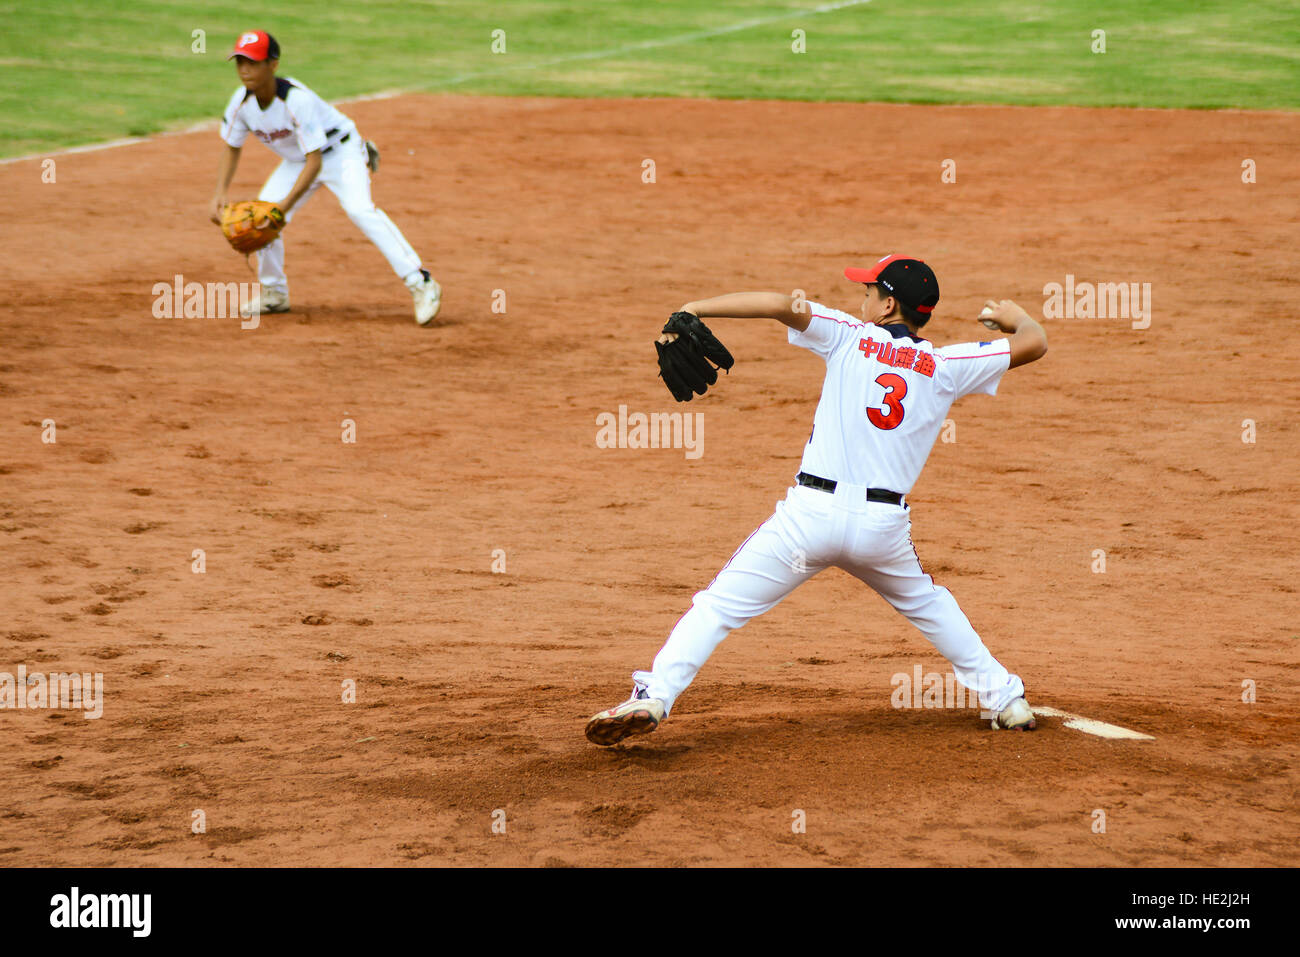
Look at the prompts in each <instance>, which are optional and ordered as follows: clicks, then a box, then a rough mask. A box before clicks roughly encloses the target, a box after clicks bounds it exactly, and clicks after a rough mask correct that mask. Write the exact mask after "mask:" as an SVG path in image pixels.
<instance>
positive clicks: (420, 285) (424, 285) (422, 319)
mask: <svg viewBox="0 0 1300 957" xmlns="http://www.w3.org/2000/svg"><path fill="white" fill-rule="evenodd" d="M420 275H421V276H423V277H424V278H423V279H421V280H420V281H419V282H417V283H414V284H413V285H411V286H408V287H407V288H408V289H410V290H411V298H412V299H414V300H415V321H416V322H418V323H419V324H420V325H422V326H427V325H428V324H429V323H430V322H432V321H433V317H434V316H436V315H437V314H438V310H439V309H440V308H441V307H442V287H441V286H439V285H438V280H436V279H434V278H433V277H432V276H430V275H429V270H427V269H421V270H420Z"/></svg>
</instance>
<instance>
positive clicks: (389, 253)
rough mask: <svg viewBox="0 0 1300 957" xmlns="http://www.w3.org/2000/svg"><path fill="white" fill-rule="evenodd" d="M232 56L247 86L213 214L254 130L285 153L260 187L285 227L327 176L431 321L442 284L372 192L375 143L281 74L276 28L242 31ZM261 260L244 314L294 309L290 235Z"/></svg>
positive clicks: (236, 99)
mask: <svg viewBox="0 0 1300 957" xmlns="http://www.w3.org/2000/svg"><path fill="white" fill-rule="evenodd" d="M226 59H228V60H230V59H233V60H234V61H235V67H236V69H237V70H238V71H239V79H240V81H241V82H242V83H243V86H242V87H241V88H240V89H239V90H236V91H235V94H234V96H232V97H231V98H230V103H229V104H228V105H227V106H226V112H225V113H224V114H223V116H222V120H221V138H222V140H224V141H225V144H226V151H225V154H224V155H223V156H222V158H221V168H220V170H219V171H218V173H217V191H216V194H215V195H214V196H213V198H212V207H211V210H210V216H211V219H212V221H213V222H214V223H217V224H218V225H221V224H222V210H223V208H225V207H226V206H227V203H226V191H227V189H228V188H229V187H230V181H231V179H232V178H233V177H234V175H235V169H236V168H237V167H238V165H239V155H240V150H241V149H242V148H243V145H244V141H245V140H246V139H247V138H248V134H249V133H252V134H253V136H255V137H257V139H259V140H261V141H262V142H263V143H265V144H266V145H267V146H268V147H269V148H270V149H271V150H272V151H274V152H275V153H276V154H278V155H279V156H280V157H281V159H282V162H281V163H280V165H279V166H278V167H276V169H275V172H273V173H272V174H271V178H270V179H268V180H267V181H266V185H265V186H263V187H262V192H261V193H260V194H258V199H259V200H264V201H266V202H269V203H274V204H276V207H278V210H279V212H280V213H281V214H282V216H280V217H279V218H278V224H277V226H278V225H283V224H286V223H288V222H289V221H290V220H292V219H293V214H294V212H295V211H296V210H297V209H298V208H299V207H300V205H301V204H302V202H303V201H304V200H306V199H307V198H308V197H310V196H311V194H312V193H314V192H315V191H316V189H317V188H318V187H319V186H320V185H321V184H322V183H323V184H324V185H325V186H326V187H328V189H329V190H330V192H332V193H333V194H334V195H335V196H336V197H338V201H339V204H340V205H341V206H342V207H343V211H344V212H345V213H347V214H348V218H349V219H351V220H352V222H354V223H356V224H357V227H358V228H359V229H360V230H361V231H362V232H363V233H365V234H366V238H368V239H369V240H370V241H371V242H372V243H374V244H375V245H376V246H378V247H379V251H380V252H381V253H383V254H384V257H385V258H386V259H387V260H388V264H389V265H390V266H392V267H393V272H395V273H397V275H398V277H399V278H400V279H401V280H402V281H403V282H404V283H406V288H407V289H409V290H410V292H411V297H412V298H413V299H414V300H415V321H416V322H418V323H419V324H420V325H425V324H427V323H428V322H430V321H431V320H432V319H433V317H434V316H436V315H437V314H438V309H439V307H440V306H441V304H442V289H441V288H440V287H439V285H438V283H437V281H435V280H434V278H433V277H432V276H431V275H429V272H428V270H426V269H424V268H423V266H422V264H421V262H420V257H419V256H418V255H416V253H415V250H414V249H412V248H411V244H410V243H408V242H407V241H406V238H405V237H404V236H403V235H402V233H401V231H400V230H398V228H397V227H396V226H394V225H393V221H392V220H391V219H389V218H388V216H387V214H385V213H384V211H383V210H382V209H379V208H378V207H376V206H375V204H374V202H373V201H372V200H371V198H370V173H371V171H372V170H373V169H374V168H376V167H377V166H378V161H379V157H378V152H377V151H374V147H373V145H372V144H368V143H367V142H366V141H365V140H363V139H362V138H361V134H360V133H358V132H357V127H356V124H355V123H353V122H352V120H350V119H349V118H348V117H347V116H345V115H343V114H342V113H340V112H339V111H338V110H336V109H335V108H334V107H332V106H331V105H330V104H328V103H326V102H325V101H324V100H322V99H321V98H320V97H319V96H317V95H316V94H315V93H313V92H312V91H311V90H309V89H307V87H305V86H303V85H302V84H301V83H299V82H298V81H297V80H294V79H285V78H281V77H277V76H276V75H275V71H276V68H277V67H278V66H279V62H280V44H278V43H277V42H276V40H275V38H274V37H273V36H271V35H270V34H268V33H265V32H263V31H261V30H253V31H250V32H248V33H244V34H242V35H241V36H240V37H239V41H238V42H237V43H236V44H235V49H234V51H233V52H232V53H231V54H230V56H228V57H226ZM257 265H258V277H257V278H258V282H259V284H260V286H261V294H260V295H259V296H257V297H255V298H254V299H253V301H252V302H250V303H248V305H247V306H246V307H245V308H244V309H243V310H242V312H243V315H244V316H246V317H247V316H251V315H257V314H260V313H264V312H288V311H289V280H288V279H287V278H286V277H285V274H284V240H282V239H279V238H276V239H275V241H274V242H272V243H270V245H267V246H265V247H264V248H262V249H261V250H260V252H259V253H258V257H257Z"/></svg>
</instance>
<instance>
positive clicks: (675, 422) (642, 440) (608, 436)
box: [596, 405, 704, 459]
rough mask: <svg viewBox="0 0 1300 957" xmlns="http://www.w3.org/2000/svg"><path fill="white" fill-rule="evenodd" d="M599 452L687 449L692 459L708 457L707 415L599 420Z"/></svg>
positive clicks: (622, 411)
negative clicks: (604, 450) (705, 436)
mask: <svg viewBox="0 0 1300 957" xmlns="http://www.w3.org/2000/svg"><path fill="white" fill-rule="evenodd" d="M596 448H598V449H685V450H686V457H687V458H688V459H698V458H699V457H700V456H701V455H703V454H704V413H703V412H649V413H646V412H633V413H631V414H629V413H628V411H627V406H626V405H620V406H619V407H618V414H617V415H615V414H614V413H613V412H601V413H599V414H598V415H597V416H596Z"/></svg>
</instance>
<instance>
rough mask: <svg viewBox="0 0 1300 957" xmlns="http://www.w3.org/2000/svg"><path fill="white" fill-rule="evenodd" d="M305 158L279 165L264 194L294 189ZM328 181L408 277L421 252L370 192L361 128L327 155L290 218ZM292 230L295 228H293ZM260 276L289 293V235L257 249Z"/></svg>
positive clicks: (273, 199)
mask: <svg viewBox="0 0 1300 957" xmlns="http://www.w3.org/2000/svg"><path fill="white" fill-rule="evenodd" d="M303 166H304V164H303V163H291V162H289V161H288V160H284V161H283V162H282V163H280V165H279V166H277V167H276V168H275V172H273V173H272V174H271V177H270V179H268V180H267V181H266V185H265V186H263V187H262V192H261V193H259V194H258V197H257V198H258V199H261V200H265V201H267V202H268V203H278V202H280V201H281V200H282V199H284V198H285V197H286V196H288V195H289V191H290V190H292V189H293V184H294V183H296V182H298V175H299V174H300V173H301V172H302V168H303ZM322 185H323V186H325V187H326V188H327V189H329V191H330V192H331V193H333V194H334V195H335V196H337V197H338V201H339V205H341V206H342V207H343V212H345V213H347V214H348V218H349V219H351V220H352V222H354V223H356V224H357V227H358V228H360V230H361V231H362V232H363V233H365V234H366V238H367V239H369V240H370V241H371V242H372V243H374V244H375V245H376V246H378V247H379V251H380V252H381V253H383V254H384V258H385V259H387V260H388V264H389V265H390V266H392V267H393V272H395V273H397V275H398V277H399V278H401V279H404V280H405V279H408V278H410V277H411V274H412V273H415V272H418V271H419V269H420V257H419V256H417V255H416V253H415V250H414V249H412V248H411V244H410V243H408V242H407V241H406V237H405V236H403V235H402V233H401V230H399V229H398V228H397V227H396V226H394V225H393V221H392V220H391V219H389V218H388V214H387V213H385V212H384V211H383V210H382V209H380V208H379V207H377V206H376V205H375V203H374V200H372V199H371V198H370V167H369V166H367V165H366V145H365V140H363V139H362V138H361V134H360V133H358V132H356V131H355V130H353V131H352V134H351V136H350V138H349V139H348V141H347V142H346V143H339V144H337V145H336V146H335V147H334V148H333V149H332V150H330V151H329V152H328V153H326V154H325V155H324V156H322V157H321V168H320V173H319V175H317V177H316V179H315V180H313V181H312V184H311V186H309V187H308V188H307V193H306V195H305V196H303V198H302V199H300V200H298V203H297V205H296V206H294V208H293V209H291V210H289V212H288V214H287V215H286V216H285V219H286V221H290V220H292V219H293V217H294V214H295V213H297V212H298V210H300V209H302V207H303V204H304V203H306V202H307V200H308V199H310V198H311V196H312V194H313V193H315V192H316V190H317V189H318V188H319V187H321V186H322ZM290 235H292V234H290ZM257 280H258V282H259V283H261V286H262V288H263V289H268V290H275V291H277V292H284V293H288V291H289V280H288V279H287V278H286V277H285V274H284V239H283V238H280V239H277V240H276V241H275V242H273V243H271V244H270V245H269V246H266V247H264V248H263V249H262V250H261V251H260V252H259V253H258V254H257Z"/></svg>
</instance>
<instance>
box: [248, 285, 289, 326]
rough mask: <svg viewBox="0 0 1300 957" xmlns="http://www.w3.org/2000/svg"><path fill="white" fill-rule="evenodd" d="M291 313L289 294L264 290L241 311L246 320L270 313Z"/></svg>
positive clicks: (276, 290)
mask: <svg viewBox="0 0 1300 957" xmlns="http://www.w3.org/2000/svg"><path fill="white" fill-rule="evenodd" d="M288 311H289V294H288V293H287V292H281V291H280V290H278V289H263V290H262V291H261V292H259V293H258V294H257V295H256V296H254V297H253V298H252V299H250V300H249V301H248V302H247V303H245V304H244V306H243V308H241V309H240V310H239V314H240V316H242V317H243V318H245V319H251V318H252V317H253V316H263V315H266V314H267V313H268V312H288Z"/></svg>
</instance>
